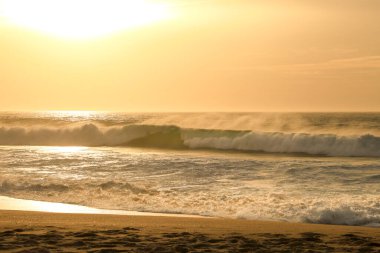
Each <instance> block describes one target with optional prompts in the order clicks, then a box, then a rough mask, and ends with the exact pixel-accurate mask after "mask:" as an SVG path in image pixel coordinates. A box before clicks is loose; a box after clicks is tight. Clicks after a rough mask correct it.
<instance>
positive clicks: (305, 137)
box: [0, 113, 380, 157]
mask: <svg viewBox="0 0 380 253" xmlns="http://www.w3.org/2000/svg"><path fill="white" fill-rule="evenodd" d="M379 129H380V114H375V113H363V114H358V113H352V114H348V113H335V114H334V113H330V114H321V113H309V114H305V113H304V114H300V113H298V114H297V113H288V114H285V113H282V114H280V113H277V114H265V113H240V114H238V113H237V114H231V113H203V114H201V113H189V114H107V113H94V114H86V115H80V114H79V115H74V116H73V115H70V114H67V113H66V114H65V113H56V114H53V113H45V114H41V113H40V114H32V113H30V114H2V115H1V116H0V145H34V146H39V145H48V146H62V145H63V146H89V147H99V146H140V147H160V148H175V149H205V148H206V149H216V150H236V151H253V152H255V151H256V152H271V153H305V154H309V155H328V156H364V157H365V156H368V157H379V156H380V137H379V136H380V135H379V133H378V132H379Z"/></svg>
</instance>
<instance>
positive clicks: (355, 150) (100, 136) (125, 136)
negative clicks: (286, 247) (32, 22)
mask: <svg viewBox="0 0 380 253" xmlns="http://www.w3.org/2000/svg"><path fill="white" fill-rule="evenodd" d="M0 195H3V196H9V197H14V198H20V199H31V200H40V201H51V202H61V203H70V204H79V205H85V206H89V207H96V208H104V209H117V210H129V211H141V212H155V213H175V214H191V215H204V216H212V217H226V218H233V219H257V220H281V221H289V222H307V223H321V224H341V225H359V226H380V113H106V112H33V113H31V112H29V113H26V112H19V113H15V112H2V113H0Z"/></svg>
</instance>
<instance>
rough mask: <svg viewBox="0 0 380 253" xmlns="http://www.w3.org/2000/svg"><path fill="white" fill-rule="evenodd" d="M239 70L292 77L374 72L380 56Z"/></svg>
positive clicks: (258, 66) (379, 64)
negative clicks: (289, 75) (282, 74)
mask: <svg viewBox="0 0 380 253" xmlns="http://www.w3.org/2000/svg"><path fill="white" fill-rule="evenodd" d="M238 69H239V70H243V71H244V70H257V71H264V72H276V73H284V74H292V75H319V74H323V73H335V72H350V73H353V72H361V73H362V72H373V71H379V74H380V56H378V55H375V56H366V57H356V58H344V59H333V60H329V61H325V62H316V63H304V64H281V65H277V64H273V65H255V66H249V67H242V68H238Z"/></svg>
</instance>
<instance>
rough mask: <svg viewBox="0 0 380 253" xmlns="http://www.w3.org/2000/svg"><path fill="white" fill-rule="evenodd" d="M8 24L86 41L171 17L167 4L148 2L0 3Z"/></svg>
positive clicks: (33, 0) (63, 0)
mask: <svg viewBox="0 0 380 253" xmlns="http://www.w3.org/2000/svg"><path fill="white" fill-rule="evenodd" d="M0 4H1V7H2V8H1V9H2V16H4V17H5V18H6V19H7V20H8V21H9V22H11V23H13V24H15V25H18V26H22V27H26V28H30V29H33V30H37V31H40V32H44V33H48V34H51V35H55V36H59V37H63V38H69V39H70V38H71V39H85V38H93V37H99V36H104V35H107V34H111V33H115V32H119V31H122V30H125V29H128V28H132V27H139V26H143V25H147V24H151V23H154V22H157V21H160V20H163V19H168V18H170V17H171V11H170V6H169V5H168V4H167V3H163V2H158V1H149V0H0Z"/></svg>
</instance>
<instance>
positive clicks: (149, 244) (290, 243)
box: [0, 210, 380, 252]
mask: <svg viewBox="0 0 380 253" xmlns="http://www.w3.org/2000/svg"><path fill="white" fill-rule="evenodd" d="M379 242H380V229H378V228H371V227H353V226H337V225H321V224H305V223H288V222H277V221H253V220H234V219H222V218H213V219H204V218H196V217H173V216H171V217H169V216H134V215H112V214H73V213H71V214H70V213H47V212H32V211H6V210H0V251H1V250H4V251H8V252H20V250H21V249H22V250H24V251H25V252H56V251H59V250H63V251H64V252H65V250H67V251H70V252H83V251H87V252H289V251H290V252H294V251H297V252H349V251H350V252H379V251H380V243H379ZM309 250H310V251H309ZM21 252H22V251H21Z"/></svg>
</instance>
